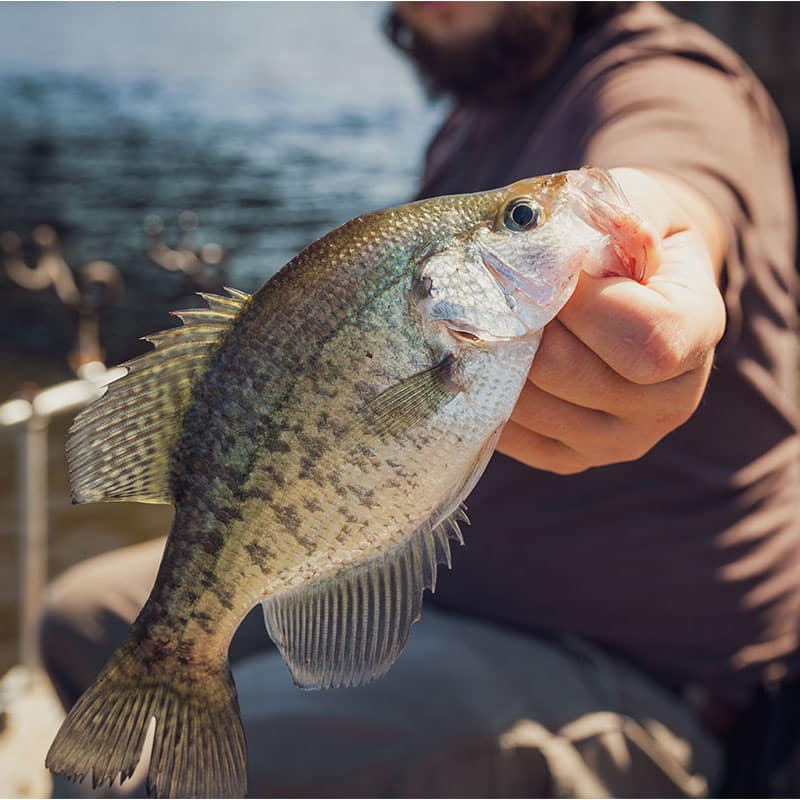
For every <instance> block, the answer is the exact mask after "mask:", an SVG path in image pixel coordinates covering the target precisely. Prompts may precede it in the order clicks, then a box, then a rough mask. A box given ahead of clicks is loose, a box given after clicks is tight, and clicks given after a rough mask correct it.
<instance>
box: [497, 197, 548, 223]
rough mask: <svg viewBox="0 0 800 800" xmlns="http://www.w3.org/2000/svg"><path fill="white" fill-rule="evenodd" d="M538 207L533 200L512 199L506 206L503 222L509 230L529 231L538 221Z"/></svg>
mask: <svg viewBox="0 0 800 800" xmlns="http://www.w3.org/2000/svg"><path fill="white" fill-rule="evenodd" d="M539 215H540V209H539V206H537V205H536V203H534V202H533V200H529V199H528V198H522V199H520V200H512V202H510V203H509V204H508V206H507V208H506V213H505V218H504V220H503V222H504V223H505V226H506V228H508V229H509V230H511V231H529V230H530V229H531V228H535V227H536V225H537V224H538V223H539Z"/></svg>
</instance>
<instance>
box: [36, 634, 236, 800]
mask: <svg viewBox="0 0 800 800" xmlns="http://www.w3.org/2000/svg"><path fill="white" fill-rule="evenodd" d="M138 650H139V648H138V646H137V645H136V644H135V643H134V642H133V640H129V641H128V642H126V643H125V644H124V645H123V646H122V647H120V649H119V650H118V651H117V652H116V653H115V654H114V656H113V658H112V659H111V661H110V662H109V663H108V665H107V666H106V667H105V669H104V670H103V672H102V673H101V674H100V676H99V677H98V679H97V681H96V682H95V683H94V684H93V685H92V686H91V687H90V688H89V689H88V690H87V691H86V692H85V693H84V695H83V696H82V697H81V699H80V700H79V701H78V703H77V704H76V705H75V707H74V708H73V709H72V711H70V713H69V714H68V715H67V718H66V720H65V721H64V723H63V725H62V726H61V729H60V730H59V732H58V734H57V735H56V738H55V740H54V742H53V744H52V745H51V747H50V752H49V753H48V754H47V760H46V762H45V763H46V765H47V767H48V768H49V769H51V770H52V771H53V772H58V773H61V774H64V775H66V776H67V777H68V778H70V779H72V780H77V781H82V780H83V779H84V778H85V777H87V776H88V775H91V780H92V786H93V787H97V786H102V785H103V784H104V783H108V784H109V785H111V784H112V783H113V782H114V780H115V779H116V778H117V777H119V778H120V783H122V782H123V781H125V780H127V779H128V778H130V776H131V775H132V774H133V771H134V769H135V768H136V765H137V764H138V762H139V758H140V757H141V754H142V746H143V744H144V740H145V735H146V734H147V731H148V728H149V727H150V721H151V719H153V718H155V721H156V730H155V740H154V743H153V751H152V755H151V757H150V768H149V771H148V774H147V792H148V794H149V795H150V796H152V797H244V796H245V793H246V791H247V752H246V747H245V740H244V732H243V730H242V723H241V719H240V717H239V704H238V701H237V699H236V688H235V687H234V685H233V678H232V677H231V673H230V670H229V669H228V665H227V663H224V662H223V663H222V664H221V665H220V667H219V668H216V669H213V668H212V669H209V668H208V667H206V668H205V669H204V670H203V671H202V672H200V671H199V670H197V668H195V669H191V667H189V666H187V667H184V668H183V669H180V668H174V665H173V668H170V667H169V666H168V665H167V664H165V663H164V662H160V663H159V662H157V661H156V662H153V661H150V662H149V663H148V662H145V661H143V659H142V657H141V654H140V653H139V652H138Z"/></svg>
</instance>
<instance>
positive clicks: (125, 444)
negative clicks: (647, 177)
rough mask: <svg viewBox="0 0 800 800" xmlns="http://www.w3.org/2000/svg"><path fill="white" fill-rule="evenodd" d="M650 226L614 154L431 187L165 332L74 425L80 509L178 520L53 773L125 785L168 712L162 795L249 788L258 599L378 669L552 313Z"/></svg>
mask: <svg viewBox="0 0 800 800" xmlns="http://www.w3.org/2000/svg"><path fill="white" fill-rule="evenodd" d="M619 231H623V232H624V234H625V235H624V238H623V239H622V240H621V239H620V234H619V233H618V232H619ZM649 235H650V234H649V232H648V231H647V230H646V229H645V228H644V226H643V225H642V224H641V222H640V221H639V220H638V219H637V218H636V217H635V216H634V215H633V214H632V213H631V212H630V210H629V209H628V207H627V204H626V201H625V199H624V197H623V196H622V194H621V192H620V191H619V189H618V187H617V186H616V184H615V183H614V181H613V179H612V178H611V177H610V175H609V174H608V173H607V172H605V171H603V170H597V169H585V170H581V171H579V172H571V173H561V174H559V175H555V176H546V177H544V178H536V179H530V180H527V181H521V182H519V183H517V184H514V185H512V186H510V187H505V188H504V189H499V190H496V191H492V192H484V193H479V194H474V195H460V196H455V197H445V198H435V199H433V200H427V201H423V202H419V203H414V204H410V205H407V206H401V207H398V208H394V209H388V210H385V211H379V212H373V213H370V214H367V215H364V216H362V217H358V218H356V219H355V220H352V221H350V222H349V223H346V224H345V225H343V226H342V227H341V228H338V229H337V230H335V231H333V232H331V233H330V234H329V235H327V236H326V237H323V238H322V239H320V240H318V241H317V242H315V243H313V244H312V245H310V246H309V247H308V248H306V249H305V250H304V251H303V252H301V253H300V254H298V255H297V256H296V257H295V258H294V259H292V261H290V262H289V263H288V264H287V265H286V267H284V269H282V270H281V271H280V272H279V273H278V274H277V275H276V276H274V277H273V278H272V279H271V280H270V281H269V282H268V283H267V284H266V285H265V286H264V287H262V289H260V290H259V291H258V292H256V293H255V294H254V295H252V296H247V295H244V294H243V293H240V292H236V291H235V290H229V294H230V297H228V298H224V297H218V296H214V295H208V296H206V299H207V301H208V304H209V310H208V311H194V312H190V313H185V314H183V315H182V319H183V321H184V323H185V324H184V327H182V328H179V329H175V330H172V331H169V332H165V333H163V334H158V335H156V336H154V337H152V341H153V342H154V344H155V345H156V350H155V351H154V352H153V353H151V354H149V355H147V356H144V357H142V358H141V359H138V360H135V361H134V362H131V364H130V366H129V368H130V374H129V375H128V376H127V377H126V378H124V379H122V380H121V381H120V382H118V383H117V384H112V386H111V387H110V388H109V391H108V393H107V395H106V396H105V397H103V398H101V400H99V401H97V403H96V404H94V406H92V407H90V408H89V409H86V410H85V411H84V412H82V413H81V414H80V415H79V416H78V418H77V419H76V422H75V425H74V426H73V429H72V431H71V438H70V441H69V443H68V461H69V463H70V470H71V479H72V482H73V490H74V493H75V497H76V499H77V500H79V501H89V500H96V499H106V500H124V499H130V498H133V499H138V500H143V501H146V502H171V503H173V504H174V506H175V517H174V520H173V524H172V528H171V530H170V533H169V536H168V538H167V544H166V548H165V552H164V556H163V558H162V562H161V566H160V569H159V574H158V577H157V580H156V584H155V586H154V588H153V591H152V593H151V595H150V598H149V599H148V602H147V603H146V605H145V607H144V609H143V610H142V612H141V614H140V615H139V617H138V618H137V620H136V622H135V624H134V626H133V631H132V633H131V637H130V638H129V640H128V642H126V643H125V644H124V645H123V646H122V647H121V648H120V649H119V650H118V651H117V652H116V653H115V655H114V657H113V658H112V659H111V661H110V662H109V664H108V665H107V666H106V668H105V669H104V671H103V673H102V674H101V676H100V678H99V679H98V681H97V683H96V684H95V685H94V686H93V687H91V688H90V689H89V690H88V691H87V692H86V693H85V694H84V696H83V697H82V698H81V700H80V701H79V703H78V705H77V706H76V707H75V709H73V710H72V711H71V712H70V715H69V716H68V718H67V720H66V721H65V723H64V725H63V726H62V729H61V730H60V731H59V734H58V736H57V737H56V740H55V742H54V743H53V746H52V747H51V750H50V753H49V754H48V765H49V766H50V767H51V768H52V769H54V770H55V771H60V772H63V773H65V774H67V775H68V776H71V777H74V778H78V779H82V778H83V777H84V776H85V775H86V774H88V773H91V774H92V778H93V781H95V782H100V783H103V782H109V783H110V782H112V781H113V780H114V779H115V778H117V777H120V778H122V779H124V778H125V777H127V776H128V775H129V774H130V772H131V771H132V769H133V766H135V763H136V761H138V758H139V755H140V752H141V747H142V741H143V736H144V733H143V729H144V727H146V724H147V722H148V721H149V719H150V718H151V717H155V718H156V745H155V747H154V750H153V755H152V757H151V762H150V766H149V770H148V788H149V791H150V792H151V793H152V794H156V795H158V796H182V795H186V794H190V795H197V796H239V795H241V794H243V792H244V790H245V782H244V775H245V768H244V764H245V758H246V756H245V743H244V734H243V731H242V728H241V721H240V718H239V714H238V703H237V699H236V691H235V687H234V685H233V681H232V679H231V676H230V671H229V668H228V665H227V648H228V645H229V643H230V640H231V638H232V636H233V633H234V632H235V630H236V628H237V627H238V625H239V623H240V622H241V620H242V619H243V617H244V616H245V615H246V614H247V612H248V611H249V610H250V609H251V608H252V607H253V606H254V605H255V604H256V603H258V602H259V601H262V602H263V603H264V612H265V621H266V625H267V631H268V632H269V634H270V636H272V638H273V640H274V641H275V643H276V645H277V646H278V648H279V650H280V651H281V653H282V654H283V656H284V658H285V659H286V662H287V664H288V665H289V668H290V670H291V673H292V675H293V677H294V679H295V681H296V682H297V683H298V684H300V685H303V686H307V687H328V686H340V685H355V684H358V683H363V682H365V681H368V680H372V679H375V678H376V677H378V676H380V675H381V674H383V672H385V671H386V669H388V668H389V666H390V665H391V663H392V662H393V661H394V660H395V659H396V658H397V657H398V655H399V654H400V652H401V650H402V647H403V644H404V642H405V639H406V636H407V635H408V629H409V628H410V626H411V624H412V623H413V622H414V621H415V619H416V618H417V617H418V616H419V613H420V605H421V598H422V593H423V591H424V589H425V588H428V589H433V587H434V585H435V579H436V567H437V563H446V564H448V565H449V559H450V555H449V544H448V540H449V539H450V538H452V537H457V538H459V539H460V532H459V529H458V521H459V519H463V516H462V514H463V512H462V511H461V510H460V508H461V505H460V504H461V501H462V500H463V499H464V498H465V497H466V496H467V494H468V493H469V491H470V490H471V488H472V486H474V484H475V482H476V481H477V480H478V479H479V477H480V475H481V473H482V471H483V469H484V467H485V466H486V463H487V461H488V458H489V457H490V456H491V453H492V451H493V449H494V445H495V444H496V442H497V439H498V436H499V433H500V431H501V430H502V427H503V425H504V424H505V422H506V421H507V420H508V418H509V415H510V413H511V410H512V408H513V405H514V403H515V401H516V398H517V396H518V395H519V393H520V391H521V389H522V387H523V385H524V383H525V380H526V377H527V373H528V369H529V367H530V364H531V362H532V360H533V357H534V355H535V352H536V348H537V346H538V343H539V341H540V338H541V330H542V328H543V327H544V325H545V324H546V323H547V322H548V321H549V320H550V319H552V318H553V317H554V316H555V314H557V313H558V311H559V309H560V308H561V307H562V306H563V304H564V303H565V302H566V301H567V299H568V298H569V296H570V294H571V292H572V290H573V289H574V286H575V284H576V281H577V277H578V275H579V273H580V272H581V270H585V269H591V268H592V267H594V268H595V270H596V271H597V272H600V273H602V274H608V273H609V272H613V271H614V270H615V269H617V271H619V272H623V271H624V270H622V269H621V268H620V264H624V265H627V266H629V265H630V264H631V263H635V262H636V261H637V259H638V258H639V254H640V252H645V251H646V248H644V249H637V250H636V252H635V253H634V254H633V256H631V254H630V253H625V252H622V251H623V250H624V248H625V247H628V248H630V247H632V246H635V247H637V248H638V245H639V244H641V242H643V241H647V237H648V236H649ZM615 237H616V238H615ZM639 266H640V265H639ZM637 268H638V267H637ZM179 316H180V315H179ZM137 421H138V422H140V423H141V425H140V427H137ZM109 699H110V701H111V702H112V703H113V705H112V706H108V705H107V702H108V701H109ZM102 705H105V707H106V708H107V709H109V708H110V709H112V710H109V711H107V714H106V717H104V719H105V721H104V722H103V723H102V726H103V727H102V735H100V732H99V730H100V729H98V727H97V724H98V723H97V715H96V709H97V708H99V707H101V706H102ZM200 730H203V731H204V734H203V735H202V736H198V735H196V734H197V732H198V731H200ZM190 733H191V734H193V735H191V736H190ZM132 765H133V766H132Z"/></svg>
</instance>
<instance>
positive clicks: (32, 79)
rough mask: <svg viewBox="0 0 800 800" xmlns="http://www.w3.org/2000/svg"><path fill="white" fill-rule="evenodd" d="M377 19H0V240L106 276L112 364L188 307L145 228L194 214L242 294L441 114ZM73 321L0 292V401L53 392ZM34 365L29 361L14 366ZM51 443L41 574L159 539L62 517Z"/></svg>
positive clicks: (334, 14)
mask: <svg viewBox="0 0 800 800" xmlns="http://www.w3.org/2000/svg"><path fill="white" fill-rule="evenodd" d="M385 11H386V7H385V6H384V5H382V4H372V3H370V4H350V3H324V4H317V3H309V4H306V3H303V4H281V3H276V4H235V3H232V4H227V3H226V4H214V3H211V4H192V3H188V4H182V3H179V4H172V3H160V4H138V3H137V4H105V3H91V4H88V3H87V4H81V3H72V4H47V3H44V4H17V3H9V4H2V5H0V132H1V133H0V231H2V230H14V231H16V232H17V233H18V234H19V235H20V236H21V237H22V238H23V240H24V241H25V242H26V246H25V252H26V256H27V258H28V259H29V260H31V259H34V258H35V257H36V251H35V248H33V246H32V245H31V244H30V234H31V231H32V229H33V227H34V226H35V225H37V224H38V223H48V224H50V225H52V226H53V227H54V228H55V229H56V230H57V232H58V234H59V237H60V240H61V243H62V246H63V250H64V253H65V255H66V258H67V261H68V262H69V263H70V264H71V265H73V266H75V267H78V266H80V265H82V264H84V263H85V262H87V261H90V260H93V259H107V260H110V261H112V262H113V263H115V264H116V265H117V266H118V267H119V269H120V271H121V272H122V274H123V276H124V280H125V292H124V294H123V295H122V297H121V298H120V299H119V300H118V301H117V303H116V305H114V306H113V307H112V308H110V309H109V310H107V311H106V312H104V313H103V315H102V316H101V335H102V339H103V344H104V346H105V347H106V349H107V350H108V353H109V358H110V360H112V361H116V360H119V359H121V358H124V357H127V356H129V355H131V354H132V353H133V352H137V351H138V350H139V349H140V348H141V345H139V344H138V343H137V337H138V336H141V335H143V334H145V333H147V332H150V331H153V330H155V329H158V328H161V327H164V326H165V324H166V317H165V312H166V310H167V309H168V308H174V307H176V306H177V307H181V306H186V305H187V304H189V303H190V302H192V299H191V296H190V295H189V292H188V287H187V286H186V284H185V281H183V280H182V279H181V278H180V277H179V276H177V275H173V274H168V273H166V272H164V271H163V270H162V269H161V268H159V267H158V266H156V265H155V264H154V263H153V262H152V261H151V260H150V259H149V258H148V256H147V254H146V250H145V237H144V231H143V223H144V220H145V218H146V217H147V216H148V215H151V214H157V215H159V216H160V217H161V218H162V219H163V220H164V221H165V223H166V231H165V234H164V235H165V237H166V240H167V242H168V243H170V244H173V245H174V244H175V243H176V242H177V240H178V236H179V232H178V230H177V226H176V220H177V217H178V215H179V213H180V212H181V211H183V210H186V209H190V210H192V211H194V212H196V213H197V214H198V216H199V219H200V226H199V228H198V230H197V231H196V232H195V234H194V236H195V243H196V244H197V245H200V244H202V243H203V242H208V241H214V242H218V243H220V244H221V245H222V246H223V248H224V250H225V251H226V253H227V258H226V262H225V265H226V269H227V272H228V276H229V277H228V281H229V283H230V284H231V285H234V286H237V287H240V288H242V289H254V288H255V287H257V286H259V285H261V284H262V283H263V282H264V281H265V280H266V279H267V278H268V277H269V276H270V275H271V274H273V273H274V272H275V271H276V270H277V269H279V268H280V266H282V264H283V263H284V262H285V261H286V260H287V259H288V258H289V257H291V256H292V255H293V254H294V253H295V252H297V250H299V249H300V248H302V247H303V246H305V245H306V244H308V243H309V242H310V241H312V240H313V239H315V238H317V237H318V236H319V235H321V234H322V233H324V232H325V231H327V230H329V229H330V228H332V227H334V226H335V225H338V224H339V223H341V222H344V221H345V220H347V219H349V218H351V217H353V216H356V215H357V214H359V213H361V212H363V211H367V210H369V209H372V208H376V207H382V206H386V205H391V204H393V203H397V202H402V201H404V200H405V199H407V198H408V197H409V196H410V195H411V194H412V193H413V191H414V186H415V182H416V176H417V173H418V169H419V163H420V160H421V156H422V152H423V148H424V144H425V142H426V140H427V138H428V136H429V134H430V132H431V130H432V128H433V127H434V125H435V122H436V119H437V117H438V116H439V114H440V112H439V111H437V110H436V109H431V108H430V107H429V105H428V104H427V103H426V102H425V100H424V99H423V97H422V95H421V93H420V91H419V89H418V87H417V85H416V81H415V80H414V77H413V74H412V72H411V70H410V68H409V67H408V65H406V64H405V63H404V62H403V61H402V60H401V59H400V58H399V57H398V56H397V55H396V54H395V53H393V52H392V51H391V49H390V48H389V46H388V45H387V44H386V43H385V41H384V40H383V36H382V34H381V31H380V25H381V20H382V17H383V15H384V14H385ZM73 326H74V321H73V318H72V317H71V316H70V315H68V314H66V313H64V311H63V309H61V308H60V306H59V304H58V303H57V302H56V300H55V297H54V295H53V293H52V291H49V292H31V291H25V290H20V289H18V288H16V287H14V286H12V285H11V284H10V282H9V281H8V279H7V278H6V277H5V274H4V273H3V274H2V275H1V276H0V341H1V342H2V351H3V352H4V353H5V355H4V356H3V361H2V367H0V391H2V395H0V401H1V400H2V399H5V398H6V397H7V396H9V395H10V394H11V393H12V392H13V391H14V390H15V389H16V387H18V386H19V384H20V383H21V382H22V381H26V380H37V381H39V382H40V383H43V384H47V383H48V382H50V381H52V380H55V379H56V378H58V377H63V376H65V375H66V369H65V367H64V355H65V353H66V351H67V350H68V349H69V346H70V343H71V341H72V338H73V335H74V331H73ZM32 355H35V356H36V358H34V359H33V360H32V357H31V356H32ZM67 424H68V420H59V421H58V423H57V424H56V425H54V427H53V430H52V436H51V452H50V461H51V464H50V472H51V492H50V505H51V510H52V518H51V527H52V542H53V548H52V554H51V555H52V558H51V571H52V572H53V573H57V572H59V571H61V570H62V569H63V568H64V567H65V566H66V565H67V564H69V563H72V562H73V561H76V560H78V559H79V558H82V557H84V556H86V555H88V554H90V553H93V552H97V551H99V550H104V549H108V548H110V547H115V546H118V545H120V544H123V543H125V542H131V541H137V540H139V539H141V538H143V537H146V536H148V535H155V534H157V533H160V532H163V531H164V529H165V527H166V525H167V524H168V520H169V513H168V512H167V510H166V509H160V508H155V509H154V508H152V507H146V506H144V507H143V506H129V505H118V504H115V505H105V506H94V507H91V508H80V509H76V508H72V507H71V506H70V505H69V502H68V497H67V493H66V476H65V470H64V464H63V456H62V448H63V437H64V434H65V431H66V427H67ZM11 444H12V440H11V439H10V438H9V437H8V436H3V435H2V433H1V432H0V459H1V460H0V513H2V520H1V521H0V537H2V538H0V548H1V550H0V552H1V553H2V561H1V562H0V623H2V632H1V633H0V668H2V667H4V666H6V665H8V664H9V663H10V661H11V660H12V658H13V635H14V633H15V631H14V617H15V613H16V608H15V596H16V588H17V587H16V567H15V540H14V535H15V530H16V528H15V511H14V503H13V450H12V447H11Z"/></svg>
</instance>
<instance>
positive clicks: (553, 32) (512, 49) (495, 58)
mask: <svg viewBox="0 0 800 800" xmlns="http://www.w3.org/2000/svg"><path fill="white" fill-rule="evenodd" d="M574 17H575V10H574V4H573V3H538V2H537V3H511V4H507V5H505V4H504V8H503V13H502V14H500V15H498V17H497V20H496V22H495V24H494V26H493V27H492V28H491V29H490V30H488V31H486V32H485V33H481V34H478V35H473V36H472V37H470V38H468V39H463V40H461V41H458V42H442V41H433V40H432V39H431V38H429V37H426V36H425V35H424V34H423V33H421V32H419V31H416V30H412V29H410V28H409V27H408V26H407V25H406V23H405V22H404V21H403V20H401V19H400V18H399V17H398V15H397V14H396V12H395V13H393V14H392V15H391V16H390V18H389V20H388V22H387V34H388V36H389V38H390V39H391V40H392V41H393V42H394V43H395V45H397V46H398V47H399V48H400V49H401V50H403V51H404V52H406V53H407V55H408V56H409V57H410V58H411V60H412V61H413V62H414V64H415V66H416V67H417V70H418V72H419V74H420V77H421V79H422V83H423V85H424V86H425V88H426V90H427V92H428V94H429V95H430V96H431V97H442V96H449V97H453V98H455V99H456V100H457V101H458V102H460V103H464V104H471V105H483V104H495V103H503V102H507V101H509V100H512V99H513V98H515V97H518V96H520V95H524V94H526V93H528V92H530V91H532V90H533V89H534V88H535V86H536V84H537V83H538V81H540V80H541V79H542V78H543V77H545V75H546V74H547V73H548V72H549V71H550V70H551V69H552V67H553V66H554V64H555V63H556V62H557V61H558V60H559V58H560V57H561V56H562V55H563V53H564V51H565V50H566V48H567V47H568V45H569V43H570V41H571V39H572V36H573V33H574ZM438 38H439V37H437V39H438Z"/></svg>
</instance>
